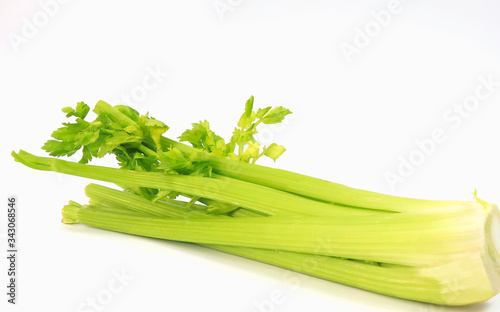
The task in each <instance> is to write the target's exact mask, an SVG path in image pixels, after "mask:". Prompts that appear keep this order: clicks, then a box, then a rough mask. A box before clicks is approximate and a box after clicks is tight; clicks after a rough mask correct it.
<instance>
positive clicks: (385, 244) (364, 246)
mask: <svg viewBox="0 0 500 312" xmlns="http://www.w3.org/2000/svg"><path fill="white" fill-rule="evenodd" d="M63 111H64V112H65V113H66V114H67V117H71V116H75V117H76V121H75V122H74V123H65V124H64V126H63V127H62V128H59V129H58V130H56V131H54V133H53V134H52V136H53V138H54V139H55V140H49V141H48V142H47V143H46V144H45V145H44V147H43V148H44V149H45V150H46V151H47V152H49V153H50V155H51V156H69V155H72V154H74V153H75V152H76V151H78V150H82V153H83V157H82V159H81V160H80V163H73V162H69V161H64V160H60V159H56V158H52V157H38V156H34V155H32V154H29V153H27V152H24V151H20V152H18V153H14V152H13V153H12V155H13V156H14V158H15V159H16V160H17V161H19V162H21V163H23V164H24V165H26V166H28V167H31V168H34V169H39V170H46V171H55V172H60V173H65V174H71V175H76V176H81V177H86V178H91V179H96V180H101V181H107V182H112V183H114V184H116V185H117V186H119V187H120V188H122V190H116V189H111V188H107V187H104V186H100V185H96V184H90V185H88V186H87V188H86V194H87V196H88V197H89V204H88V205H80V204H78V203H75V202H70V203H69V204H68V205H67V206H65V207H64V208H63V211H62V214H63V222H64V223H68V224H73V223H81V224H86V225H89V226H92V227H97V228H102V229H108V230H112V231H117V232H123V233H128V234H135V235H141V236H147V237H154V238H161V239H167V240H177V241H185V242H192V243H198V244H202V245H205V246H207V247H210V248H214V249H217V250H221V251H224V252H228V253H232V254H235V255H239V256H243V257H246V258H250V259H254V260H258V261H262V262H265V263H269V264H273V265H277V266H280V267H284V268H288V269H291V270H295V271H298V272H302V273H306V274H309V275H312V276H317V277H320V278H324V279H328V280H331V281H335V282H339V283H343V284H346V285H351V286H354V287H359V288H362V289H366V290H370V291H374V292H378V293H382V294H386V295H390V296H395V297H400V298H406V299H411V300H417V301H423V302H429V303H436V304H443V305H465V304H470V303H475V302H480V301H484V300H487V299H489V298H491V297H493V296H494V295H496V294H497V293H498V292H499V291H500V243H499V240H500V213H499V211H498V207H497V206H496V205H492V204H489V203H487V202H485V201H482V200H480V199H478V198H477V197H476V196H475V194H474V197H475V199H476V201H470V202H464V201H430V200H418V199H410V198H401V197H395V196H389V195H384V194H379V193H374V192H368V191H364V190H359V189H353V188H350V187H347V186H343V185H340V184H335V183H332V182H328V181H324V180H319V179H315V178H312V177H308V176H304V175H300V174H297V173H293V172H290V171H284V170H278V169H273V168H269V167H264V166H260V165H257V164H255V162H256V161H257V160H258V159H259V158H260V157H263V156H267V157H270V158H272V159H273V160H276V159H277V158H278V157H279V156H281V155H282V154H283V152H284V151H285V148H284V147H283V146H280V145H277V144H275V143H273V144H271V145H269V146H264V147H262V148H261V147H260V145H259V143H258V142H256V140H255V138H254V136H255V134H256V133H257V127H258V125H259V124H261V123H264V124H272V123H279V122H281V121H282V120H283V119H284V118H285V117H286V115H288V114H289V113H290V111H289V110H287V109H285V108H283V107H276V108H271V107H267V108H264V109H259V110H257V111H253V97H251V98H250V99H249V100H248V101H247V103H246V106H245V112H244V113H243V115H242V116H241V118H240V120H239V122H238V124H237V127H236V128H235V130H234V132H233V135H232V137H231V139H230V140H229V141H227V142H226V141H225V140H224V139H223V138H221V137H220V136H218V135H216V134H215V133H214V132H213V131H212V130H211V129H210V126H209V123H208V122H207V121H203V122H199V123H195V124H193V128H192V129H189V130H187V131H185V132H184V133H183V134H182V135H181V136H180V137H179V139H180V141H181V142H183V141H184V142H188V143H190V145H191V146H188V145H186V144H184V143H181V142H178V141H175V140H172V139H169V138H166V137H164V136H163V134H164V133H165V132H166V131H167V130H168V126H167V125H165V124H164V123H163V122H161V121H158V120H156V119H154V118H152V117H150V116H149V115H148V114H146V115H142V116H141V115H139V113H138V112H136V111H135V110H133V109H131V108H130V107H126V106H115V107H112V106H110V105H108V104H107V103H105V102H103V101H100V102H98V103H97V105H96V107H95V109H94V112H95V113H96V114H97V118H96V119H95V120H94V121H87V120H85V118H86V116H87V113H88V112H89V111H90V108H89V107H88V106H87V105H86V104H84V103H78V105H77V106H76V108H74V109H73V108H64V109H63ZM106 154H113V155H115V157H116V159H117V161H118V163H119V165H120V168H119V169H118V168H107V167H100V166H94V165H89V164H87V163H88V162H89V161H90V160H91V159H92V158H94V157H103V156H104V155H106ZM180 195H182V197H184V198H187V199H186V200H182V199H180V198H181V197H179V196H180Z"/></svg>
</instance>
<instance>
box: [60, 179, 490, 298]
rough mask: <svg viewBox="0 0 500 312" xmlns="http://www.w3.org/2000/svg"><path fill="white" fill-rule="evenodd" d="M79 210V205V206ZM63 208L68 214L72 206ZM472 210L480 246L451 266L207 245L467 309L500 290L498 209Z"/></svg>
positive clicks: (94, 192)
mask: <svg viewBox="0 0 500 312" xmlns="http://www.w3.org/2000/svg"><path fill="white" fill-rule="evenodd" d="M86 193H87V194H88V195H89V197H90V198H91V200H95V201H96V202H101V200H104V201H105V202H106V201H107V202H114V200H115V199H118V201H119V202H120V203H119V206H120V207H121V208H123V209H125V210H127V209H130V211H135V212H136V213H139V214H138V216H147V215H150V213H155V214H157V215H158V214H160V215H162V216H163V217H174V218H179V217H180V218H183V217H186V218H190V216H189V213H190V212H189V210H187V209H186V208H180V207H179V206H175V205H172V204H161V203H148V205H146V206H145V205H144V204H145V202H144V199H143V198H140V197H139V196H137V195H133V194H126V193H124V192H121V191H117V190H112V189H109V188H106V187H102V186H98V185H92V184H91V185H89V186H87V188H86ZM122 195H123V196H122ZM109 198H112V199H111V200H109ZM152 206H157V207H156V208H154V207H152ZM78 207H80V206H77V207H76V208H78ZM65 210H66V211H68V208H65ZM83 210H84V209H83ZM465 210H467V209H465ZM472 210H473V214H482V215H483V216H484V223H483V225H484V236H483V238H482V239H483V240H484V241H483V242H482V243H483V245H482V247H481V248H479V249H476V251H477V252H476V253H471V252H470V250H468V251H469V252H465V255H464V256H463V257H460V258H457V259H455V260H452V261H447V262H442V259H441V261H438V262H436V263H435V264H433V265H430V264H426V265H418V266H396V265H392V264H388V263H382V264H381V265H376V264H373V263H362V262H358V261H353V260H349V259H342V258H336V257H328V256H322V255H317V254H305V253H295V252H288V251H283V250H279V251H278V250H269V249H257V248H245V247H236V246H227V245H226V246H225V245H205V246H207V247H210V248H214V249H217V250H220V251H224V252H228V253H231V254H235V255H239V256H242V257H246V258H249V259H254V260H257V261H261V262H265V263H269V264H273V265H277V266H280V267H283V268H287V269H291V270H294V271H297V272H302V273H305V274H308V275H312V276H316V277H319V278H323V279H328V280H331V281H335V282H339V283H342V284H346V285H350V286H354V287H358V288H362V289H366V290H370V291H374V292H378V293H382V294H386V295H391V296H396V297H400V298H406V299H411V300H417V301H423V302H430V303H435V304H444V305H464V304H470V303H474V302H479V301H484V300H487V299H488V298H490V297H492V296H494V295H495V294H497V293H498V292H499V288H500V285H499V274H500V256H499V250H500V247H499V244H498V241H495V239H497V237H498V234H499V233H498V231H499V227H500V221H499V220H500V216H499V213H498V208H497V207H496V206H494V205H486V206H484V207H483V208H481V207H479V206H478V207H474V208H472ZM141 211H142V214H140V213H141ZM72 217H73V218H74V216H72ZM136 217H137V216H136ZM206 217H212V216H209V215H207V216H206ZM391 217H392V215H391ZM465 217H468V216H465ZM134 219H135V218H134ZM450 221H451V220H450ZM437 238H439V237H437ZM466 250H467V249H464V251H466ZM436 256H437V255H436Z"/></svg>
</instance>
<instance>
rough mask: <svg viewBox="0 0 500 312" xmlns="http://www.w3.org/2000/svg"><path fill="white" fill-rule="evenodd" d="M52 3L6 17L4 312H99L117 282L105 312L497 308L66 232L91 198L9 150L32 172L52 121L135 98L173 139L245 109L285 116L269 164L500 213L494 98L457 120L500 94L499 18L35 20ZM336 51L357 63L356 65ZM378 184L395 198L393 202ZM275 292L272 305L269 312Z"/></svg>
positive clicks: (280, 15) (96, 16) (381, 4)
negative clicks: (288, 113)
mask: <svg viewBox="0 0 500 312" xmlns="http://www.w3.org/2000/svg"><path fill="white" fill-rule="evenodd" d="M48 2H49V1H48V0H41V1H40V2H38V1H25V0H22V1H19V0H17V1H14V0H2V1H1V2H0V27H1V28H0V29H1V32H0V53H1V54H0V55H1V58H0V103H1V105H2V106H1V123H0V124H1V127H2V128H1V133H2V141H1V143H2V144H1V149H2V150H1V151H2V152H1V172H2V174H1V179H2V180H1V183H2V187H1V197H0V198H1V200H0V202H2V203H4V204H3V205H5V206H6V198H7V196H9V195H17V196H18V198H19V220H20V221H19V236H20V240H19V244H20V245H19V250H20V253H19V270H20V271H19V272H20V276H19V287H20V288H19V290H18V291H19V294H18V295H19V298H18V300H19V305H18V306H16V307H12V306H10V305H9V306H8V305H7V304H6V303H5V301H6V296H5V295H3V293H4V290H2V291H1V293H2V295H0V298H1V300H0V302H1V303H0V307H1V308H0V310H2V311H6V310H7V311H38V310H39V309H43V310H50V311H78V307H79V306H80V307H81V309H80V310H81V311H94V310H95V309H94V310H92V309H91V308H90V307H89V306H88V305H86V302H87V300H88V299H89V298H96V297H98V296H99V295H102V294H103V293H105V292H106V289H108V287H109V286H108V285H109V283H114V281H115V280H114V279H115V277H114V276H115V275H114V274H117V272H121V271H122V270H124V271H125V273H126V274H127V275H130V276H133V280H130V281H127V282H126V283H125V284H126V285H124V287H123V289H122V290H121V291H119V292H118V293H117V294H115V295H113V297H112V298H110V300H109V301H110V302H109V303H107V302H106V304H105V305H104V306H102V305H101V308H102V311H243V312H247V311H248V312H250V311H269V312H271V311H305V310H307V311H429V312H432V311H498V310H499V309H500V297H497V298H494V299H492V300H490V301H488V302H486V303H484V304H479V305H474V306H469V307H464V308H444V307H437V306H432V305H427V304H422V303H417V302H410V301H406V300H400V299H395V298H390V297H386V296H382V295H378V294H374V293H369V292H366V291H362V290H358V289H354V288H350V287H346V286H343V285H339V284H335V283H332V282H327V281H323V280H320V279H315V278H311V277H307V276H304V275H300V274H291V273H289V272H288V271H286V270H283V269H279V268H275V267H272V266H268V265H265V264H261V263H257V262H253V261H249V260H245V259H241V258H238V257H235V256H231V255H227V254H223V253H219V252H215V251H212V250H208V249H205V248H202V247H198V246H193V245H189V244H181V243H173V242H166V241H159V240H153V239H146V238H139V237H133V236H127V235H122V234H118V233H110V232H105V231H101V230H97V229H92V228H88V227H84V226H70V225H63V224H62V223H60V210H61V208H62V206H63V205H64V204H66V203H67V202H68V201H69V200H76V201H79V202H82V203H85V202H86V198H85V196H84V193H83V188H84V186H85V185H86V184H87V183H89V181H88V180H85V179H80V178H76V177H67V176H61V175H58V174H54V173H48V172H37V171H34V170H31V169H28V168H25V167H23V166H22V165H20V164H17V163H14V161H13V160H12V158H11V157H10V152H11V151H12V150H16V151H17V150H19V149H24V150H27V151H29V152H32V153H35V154H39V155H43V154H44V152H43V151H42V150H41V149H40V147H41V145H42V144H43V143H44V142H45V141H46V140H47V139H48V138H49V136H50V133H51V132H52V131H53V130H54V129H55V128H57V127H58V126H59V124H60V123H61V122H62V121H63V120H64V117H63V114H62V113H61V112H60V108H62V107H65V106H70V105H71V106H74V105H75V104H76V102H78V101H85V102H86V103H87V104H89V105H90V106H92V107H93V105H94V104H95V103H96V102H97V101H98V100H100V99H102V100H106V101H108V102H110V103H119V102H120V101H121V98H122V95H127V94H128V95H130V94H134V92H135V98H136V99H137V101H135V102H136V103H135V104H134V105H135V108H136V109H138V110H139V111H140V112H141V113H145V112H147V111H149V112H150V113H151V115H152V116H155V117H156V118H158V119H160V120H162V121H164V122H166V123H167V124H168V125H169V126H170V127H171V130H170V131H169V136H170V137H176V136H178V135H179V134H180V133H181V132H182V131H183V130H185V129H187V128H188V127H189V126H190V123H191V122H197V121H199V120H201V119H207V120H209V121H210V122H211V124H212V126H213V129H214V130H215V131H216V132H218V133H220V134H222V135H224V136H225V137H227V136H228V135H230V133H231V131H232V128H233V127H234V125H235V123H236V122H237V119H238V117H239V115H240V114H241V113H242V110H243V106H244V103H245V101H246V100H247V98H248V97H249V96H250V95H254V96H255V106H256V107H265V106H271V105H272V106H277V105H283V106H286V107H288V108H289V109H290V110H292V111H293V112H294V114H293V118H289V119H288V121H287V123H286V126H284V127H281V128H268V129H267V130H266V134H267V136H266V137H265V138H264V140H265V141H266V140H267V141H266V142H265V143H268V142H269V140H270V139H272V141H276V142H278V143H279V144H283V145H285V146H286V148H287V152H286V153H285V154H284V155H283V157H282V158H281V159H280V160H279V161H278V162H277V163H276V164H273V163H272V162H267V161H264V162H261V163H262V164H266V165H272V166H277V167H280V168H285V169H289V170H293V171H297V172H301V173H305V174H308V175H312V176H316V177H321V178H324V179H328V180H332V181H335V182H339V183H343V184H347V185H350V186H354V187H357V188H363V189H369V190H374V191H380V192H384V193H391V194H397V195H402V196H411V197H419V198H432V199H464V200H469V199H471V193H472V191H473V190H474V188H477V189H478V192H479V193H478V194H479V196H480V197H482V198H484V199H485V200H487V201H490V202H495V203H500V181H499V179H498V177H499V175H500V162H499V159H500V149H499V148H498V144H499V139H500V124H499V122H498V116H499V113H500V106H499V100H500V87H498V86H497V87H494V88H493V89H492V91H491V92H490V93H489V95H488V96H487V97H483V99H482V100H481V101H478V102H479V103H476V104H477V105H476V106H475V107H472V108H473V109H471V110H470V111H468V112H466V113H467V117H457V116H460V115H458V113H457V112H455V111H453V109H454V107H455V109H458V107H460V106H462V105H463V103H464V101H474V99H473V97H474V96H475V90H476V89H477V88H483V87H480V85H481V83H480V79H492V80H493V81H497V82H498V81H500V62H499V56H500V40H499V39H500V38H499V37H500V35H499V30H500V18H498V16H499V14H500V2H498V1H494V0H482V1H464V0H460V1H457V0H455V1H444V0H443V1H439V3H436V2H435V1H403V0H401V2H399V4H398V3H396V5H395V7H396V10H395V11H397V12H396V13H391V14H390V16H389V17H388V15H383V14H382V15H383V16H384V18H385V22H384V23H383V24H384V25H381V24H380V22H377V19H376V18H375V16H380V13H379V12H380V11H381V10H384V11H385V12H388V10H389V8H388V7H390V4H389V3H390V2H389V1H387V0H385V1H357V2H356V3H352V1H320V0H316V1H298V0H297V1H264V0H260V1H257V0H241V1H236V0H232V1H229V0H221V1H213V0H198V1H194V0H187V1H163V2H161V1H140V2H139V1H107V2H103V1H65V2H66V3H64V4H62V3H59V2H55V3H56V6H49V7H48V9H47V8H46V9H45V10H49V11H51V12H52V13H51V15H52V16H49V17H48V14H47V13H45V11H44V9H43V8H42V4H45V3H48ZM221 3H222V4H221ZM227 3H229V4H227ZM224 4H226V6H224ZM217 5H219V6H221V8H220V9H219V10H225V11H217ZM393 11H394V10H393ZM389 19H390V20H389ZM31 23H34V26H30V24H31ZM374 23H375V24H374ZM367 28H368V31H369V32H370V36H369V37H367V38H368V39H367V38H364V39H365V40H364V41H363V40H361V39H360V38H361V36H363V35H360V32H361V31H362V32H363V33H365V34H366V29H367ZM355 39H358V41H357V42H355ZM362 41H363V42H362ZM356 44H357V45H356ZM347 45H350V46H351V47H354V48H356V49H358V50H356V52H355V53H354V54H352V55H351V56H350V58H348V57H346V55H345V54H344V53H343V52H342V49H341V47H342V46H344V47H346V46H347ZM349 59H350V61H349ZM151 70H153V71H154V70H159V71H160V72H161V73H162V74H161V76H159V78H158V83H157V84H154V87H151V85H149V86H150V89H151V90H148V91H147V92H145V93H140V91H141V90H144V89H141V88H142V84H143V81H144V79H146V80H147V81H149V82H150V83H152V82H154V80H150V78H148V75H150V74H149V71H151ZM166 73H168V77H165V76H167V74H166ZM481 77H482V78H481ZM497 84H498V83H497ZM482 90H483V91H485V90H486V89H484V88H483V89H482ZM132 97H134V96H132ZM470 103H472V102H470ZM454 105H455V106H454ZM456 105H458V106H456ZM469 108H471V107H470V106H469ZM463 116H465V115H463ZM457 118H458V119H460V120H461V121H460V124H458V123H459V121H458V120H457ZM436 129H441V131H442V132H443V133H444V136H445V139H444V140H443V141H442V142H438V143H433V145H434V146H433V147H432V146H431V145H432V144H431V145H427V147H428V149H429V150H428V151H427V152H428V153H427V154H424V153H423V152H422V150H421V148H419V147H418V145H417V143H416V141H418V142H422V141H425V142H428V140H429V138H431V133H433V132H434V131H436ZM437 131H439V130H437ZM426 140H427V141H426ZM411 155H413V157H416V158H415V159H416V160H418V161H417V162H415V159H413V163H414V166H413V165H412V166H413V167H414V169H413V171H412V172H410V171H406V172H404V176H402V175H401V174H400V172H399V171H398V170H399V169H401V168H399V169H398V167H401V163H402V162H403V160H402V159H406V160H408V159H409V158H410V157H411ZM422 155H425V156H424V157H423V158H422ZM419 156H420V158H419ZM98 163H105V164H112V163H113V160H112V159H108V160H103V161H101V162H98ZM407 169H408V168H407ZM388 173H392V174H397V175H399V176H400V178H401V179H402V180H403V181H399V182H398V183H396V185H393V187H391V185H390V183H388V182H387V179H386V176H387V175H388ZM5 210H6V207H5V209H4V208H2V211H4V212H5ZM5 214H6V213H1V216H0V221H1V222H2V226H1V227H0V229H2V232H1V233H2V236H3V238H2V242H1V245H2V246H5V240H4V238H5V231H4V229H5V227H4V225H5V217H6V216H5ZM2 250H4V247H2ZM1 254H2V257H1V260H0V267H1V268H2V269H1V270H0V276H1V278H0V280H1V281H2V282H1V285H2V288H1V289H5V288H4V286H3V285H4V283H5V281H6V273H5V271H6V265H7V263H6V261H5V257H4V252H3V251H2V253H1ZM292 280H293V281H295V282H297V281H298V287H293V285H295V284H292V283H290V282H291V281H292ZM117 285H119V284H116V285H115V286H117ZM276 292H280V293H282V294H283V295H282V297H283V300H282V301H280V302H277V303H273V304H272V305H270V304H269V303H270V302H271V301H269V300H270V299H271V297H272V296H273V293H276ZM259 305H260V306H262V308H261V309H260V310H259V308H258V306H259ZM6 307H7V309H5V308H6ZM85 309H86V310H85ZM95 311H99V309H97V310H95Z"/></svg>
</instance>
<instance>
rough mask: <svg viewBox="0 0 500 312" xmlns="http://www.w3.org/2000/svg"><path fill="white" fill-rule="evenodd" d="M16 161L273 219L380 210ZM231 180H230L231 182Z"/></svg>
mask: <svg viewBox="0 0 500 312" xmlns="http://www.w3.org/2000/svg"><path fill="white" fill-rule="evenodd" d="M12 156H14V158H15V159H16V160H17V161H19V162H21V163H23V164H24V165H26V166H28V167H31V168H33V169H39V170H46V171H47V170H48V171H55V172H60V173H65V174H71V175H75V176H80V177H84V178H90V179H96V180H101V181H106V182H112V183H117V184H119V185H130V186H139V187H149V188H156V189H163V190H169V191H177V192H181V193H186V194H191V195H194V196H199V197H204V198H210V199H214V200H218V201H222V202H227V203H232V204H236V205H238V206H241V207H244V208H247V209H249V210H252V211H255V212H259V213H264V214H269V215H274V214H277V213H280V214H281V215H283V214H300V215H310V216H313V215H324V216H342V215H357V216H361V215H368V214H374V213H377V214H379V213H383V212H382V211H378V210H369V209H353V208H350V207H347V206H343V205H338V204H332V203H324V202H318V201H314V200H310V199H307V198H304V197H301V196H298V195H295V194H291V193H287V192H283V191H278V190H275V189H271V188H268V187H265V186H261V185H257V184H253V183H249V182H245V181H240V180H234V179H230V178H225V179H213V178H205V177H197V176H184V175H166V174H162V173H158V172H139V171H133V170H123V169H115V168H108V167H101V166H94V165H84V164H78V163H73V162H69V161H65V160H60V159H54V158H49V157H38V156H34V155H31V154H29V153H27V152H24V151H19V153H14V152H13V153H12ZM228 179H230V180H228Z"/></svg>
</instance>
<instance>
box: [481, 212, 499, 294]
mask: <svg viewBox="0 0 500 312" xmlns="http://www.w3.org/2000/svg"><path fill="white" fill-rule="evenodd" d="M485 241H486V244H485V245H486V246H485V251H484V255H483V262H484V266H485V269H486V272H487V273H488V277H489V280H490V284H491V288H492V290H493V292H494V294H493V295H496V294H498V293H499V292H500V211H499V210H498V206H497V205H491V208H490V212H489V215H488V217H487V219H486V224H485Z"/></svg>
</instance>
